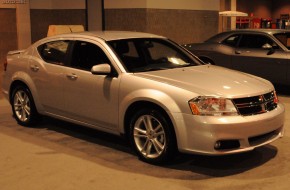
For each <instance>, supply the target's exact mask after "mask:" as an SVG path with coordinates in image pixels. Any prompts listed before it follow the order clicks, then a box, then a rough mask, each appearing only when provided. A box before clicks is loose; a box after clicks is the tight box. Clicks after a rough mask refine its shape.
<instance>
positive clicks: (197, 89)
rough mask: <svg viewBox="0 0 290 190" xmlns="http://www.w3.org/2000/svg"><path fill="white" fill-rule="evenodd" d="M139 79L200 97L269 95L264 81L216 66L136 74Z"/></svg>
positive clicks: (268, 85)
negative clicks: (179, 89)
mask: <svg viewBox="0 0 290 190" xmlns="http://www.w3.org/2000/svg"><path fill="white" fill-rule="evenodd" d="M135 75H136V76H139V77H143V78H147V79H150V80H154V81H158V82H161V83H165V84H169V85H173V86H176V87H178V88H182V89H185V90H188V91H191V92H193V93H197V94H199V95H207V96H221V97H227V98H233V97H235V98H237V97H245V96H252V95H259V94H263V93H266V92H269V91H270V90H272V89H273V88H274V87H273V85H272V84H271V83H270V82H269V81H267V80H264V79H262V78H259V77H256V76H253V75H249V74H245V73H242V72H239V71H234V70H230V69H226V68H223V67H218V66H213V65H203V66H193V67H185V68H178V69H168V70H160V71H151V72H146V73H136V74H135Z"/></svg>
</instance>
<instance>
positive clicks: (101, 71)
mask: <svg viewBox="0 0 290 190" xmlns="http://www.w3.org/2000/svg"><path fill="white" fill-rule="evenodd" d="M111 71H112V69H111V66H110V65H109V64H107V63H104V64H99V65H95V66H93V67H92V69H91V73H92V74H94V75H109V74H111Z"/></svg>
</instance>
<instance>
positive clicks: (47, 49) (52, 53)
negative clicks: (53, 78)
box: [37, 40, 69, 65]
mask: <svg viewBox="0 0 290 190" xmlns="http://www.w3.org/2000/svg"><path fill="white" fill-rule="evenodd" d="M68 47H69V41H63V40H60V41H53V42H47V43H45V44H42V45H40V46H39V47H38V48H37V50H38V52H39V54H40V56H41V57H42V59H43V60H44V61H45V62H48V63H53V64H57V65H64V64H65V59H66V54H67V50H68Z"/></svg>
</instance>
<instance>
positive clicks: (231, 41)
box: [222, 35, 240, 47]
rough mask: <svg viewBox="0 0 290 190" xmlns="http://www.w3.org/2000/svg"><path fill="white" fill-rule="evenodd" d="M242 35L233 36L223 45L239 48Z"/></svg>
mask: <svg viewBox="0 0 290 190" xmlns="http://www.w3.org/2000/svg"><path fill="white" fill-rule="evenodd" d="M239 37H240V35H233V36H230V37H228V38H227V39H225V40H224V41H223V42H222V43H223V44H225V45H228V46H231V47H235V46H237V43H238V40H239Z"/></svg>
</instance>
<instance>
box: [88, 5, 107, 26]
mask: <svg viewBox="0 0 290 190" xmlns="http://www.w3.org/2000/svg"><path fill="white" fill-rule="evenodd" d="M86 8H87V22H88V23H87V25H88V30H89V31H96V30H104V27H103V24H104V23H103V0H86Z"/></svg>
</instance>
